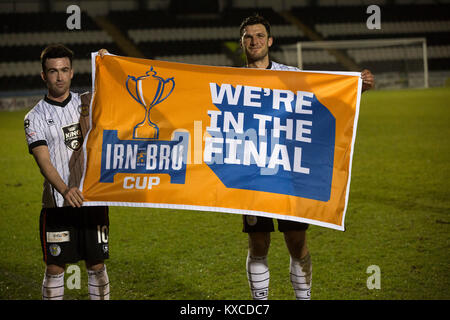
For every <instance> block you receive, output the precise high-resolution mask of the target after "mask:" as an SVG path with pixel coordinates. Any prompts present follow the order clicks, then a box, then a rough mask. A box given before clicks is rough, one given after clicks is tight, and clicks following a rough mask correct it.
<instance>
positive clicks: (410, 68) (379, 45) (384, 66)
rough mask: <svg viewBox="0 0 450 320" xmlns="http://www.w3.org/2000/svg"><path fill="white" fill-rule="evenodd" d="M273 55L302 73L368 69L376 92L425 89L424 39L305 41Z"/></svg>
mask: <svg viewBox="0 0 450 320" xmlns="http://www.w3.org/2000/svg"><path fill="white" fill-rule="evenodd" d="M276 55H277V57H278V58H279V60H281V61H280V62H282V63H283V62H284V63H286V64H291V65H297V66H298V67H299V68H300V69H302V70H321V71H361V70H362V69H370V70H371V71H372V73H373V74H374V75H375V77H376V79H377V88H418V87H422V88H423V87H424V88H428V53H427V42H426V38H393V39H364V40H336V41H304V42H298V43H297V44H296V45H285V46H281V51H279V52H278V53H276ZM277 57H275V58H277Z"/></svg>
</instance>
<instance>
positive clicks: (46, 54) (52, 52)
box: [41, 43, 73, 72]
mask: <svg viewBox="0 0 450 320" xmlns="http://www.w3.org/2000/svg"><path fill="white" fill-rule="evenodd" d="M66 57H67V58H69V60H70V66H72V59H73V51H72V50H70V49H69V48H67V47H66V46H65V45H63V44H60V43H58V44H52V45H49V46H48V47H47V48H45V49H44V50H42V53H41V64H42V71H44V72H45V62H46V61H47V59H53V58H66Z"/></svg>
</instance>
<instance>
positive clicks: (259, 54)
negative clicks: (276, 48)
mask: <svg viewBox="0 0 450 320" xmlns="http://www.w3.org/2000/svg"><path fill="white" fill-rule="evenodd" d="M268 53H269V49H268V48H267V47H266V48H263V49H259V50H256V51H252V50H246V56H247V60H248V62H255V61H259V60H262V59H264V57H266V56H267V55H268Z"/></svg>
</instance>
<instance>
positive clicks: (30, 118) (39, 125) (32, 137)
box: [24, 112, 47, 154]
mask: <svg viewBox="0 0 450 320" xmlns="http://www.w3.org/2000/svg"><path fill="white" fill-rule="evenodd" d="M44 122H45V121H44ZM44 128H45V126H44V125H43V121H42V120H41V119H39V117H38V116H36V114H35V113H34V112H30V113H28V114H27V115H26V116H25V119H24V129H25V137H26V139H27V144H28V152H30V154H31V153H32V150H33V148H35V147H37V146H41V145H47V139H46V137H45V131H44Z"/></svg>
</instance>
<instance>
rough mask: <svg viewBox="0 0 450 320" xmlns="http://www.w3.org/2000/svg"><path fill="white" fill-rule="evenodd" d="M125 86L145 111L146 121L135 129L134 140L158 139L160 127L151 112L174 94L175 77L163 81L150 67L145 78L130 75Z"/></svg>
mask: <svg viewBox="0 0 450 320" xmlns="http://www.w3.org/2000/svg"><path fill="white" fill-rule="evenodd" d="M125 84H126V87H127V90H128V93H129V94H130V95H131V96H132V97H133V99H134V100H136V101H137V102H138V103H139V104H140V105H142V106H143V107H144V109H145V117H144V120H142V122H140V123H138V124H137V125H136V126H135V127H134V129H133V139H139V140H154V139H158V137H159V127H158V126H157V125H156V124H155V123H153V122H152V121H151V120H150V111H151V109H152V108H153V107H154V106H156V105H157V104H159V103H161V102H163V101H164V100H166V99H167V97H169V95H170V94H171V93H172V91H173V89H174V87H175V81H174V80H173V77H172V78H168V79H163V78H162V77H160V76H158V75H157V74H156V71H154V70H153V67H150V70H149V71H147V72H146V73H145V75H143V76H140V77H137V78H136V77H133V76H130V75H129V76H128V78H127V81H126V83H125Z"/></svg>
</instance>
